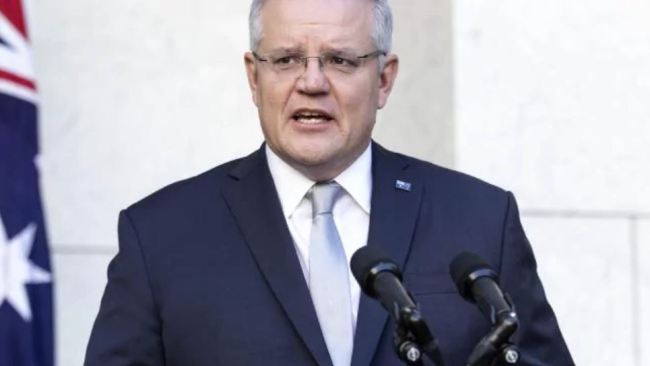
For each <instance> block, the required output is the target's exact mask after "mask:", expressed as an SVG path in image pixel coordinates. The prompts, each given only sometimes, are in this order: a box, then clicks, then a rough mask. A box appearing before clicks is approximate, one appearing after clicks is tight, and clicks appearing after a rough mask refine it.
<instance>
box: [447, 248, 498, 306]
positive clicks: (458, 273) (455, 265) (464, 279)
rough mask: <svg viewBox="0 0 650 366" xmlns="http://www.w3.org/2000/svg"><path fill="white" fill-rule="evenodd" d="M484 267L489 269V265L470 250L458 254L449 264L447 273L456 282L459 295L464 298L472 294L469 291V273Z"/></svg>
mask: <svg viewBox="0 0 650 366" xmlns="http://www.w3.org/2000/svg"><path fill="white" fill-rule="evenodd" d="M485 269H487V270H491V267H490V265H488V264H487V263H485V261H483V259H482V258H481V257H479V256H478V255H477V254H475V253H472V252H462V253H460V254H458V255H457V256H456V257H454V259H453V260H452V261H451V263H450V264H449V274H450V275H451V278H452V279H453V281H454V283H455V284H456V288H457V289H458V292H459V293H460V295H461V296H462V297H464V298H466V299H469V298H471V296H472V295H471V293H470V285H471V281H470V275H471V274H472V273H474V272H476V271H479V270H485Z"/></svg>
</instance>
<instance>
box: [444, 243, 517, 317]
mask: <svg viewBox="0 0 650 366" xmlns="http://www.w3.org/2000/svg"><path fill="white" fill-rule="evenodd" d="M449 274H451V278H452V279H453V280H454V283H455V284H456V287H457V288H458V292H459V293H460V295H461V296H462V297H463V298H465V300H468V301H470V302H474V303H476V304H477V305H478V307H479V309H481V312H482V313H483V315H485V316H486V317H487V318H488V319H489V320H490V322H491V323H492V324H496V323H497V322H498V321H499V317H501V316H507V315H509V314H510V313H513V309H512V307H511V306H510V304H509V303H508V301H506V298H505V296H504V295H503V291H501V287H499V276H497V274H496V272H495V271H494V270H493V269H492V268H491V267H490V266H489V265H488V264H487V263H485V262H484V261H483V259H481V257H479V256H478V255H476V254H474V253H471V252H463V253H460V254H458V255H457V256H456V257H455V258H454V259H453V260H452V261H451V264H450V265H449Z"/></svg>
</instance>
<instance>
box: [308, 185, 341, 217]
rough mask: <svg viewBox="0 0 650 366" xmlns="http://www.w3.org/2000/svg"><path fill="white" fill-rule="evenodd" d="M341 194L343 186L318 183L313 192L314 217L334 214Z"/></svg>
mask: <svg viewBox="0 0 650 366" xmlns="http://www.w3.org/2000/svg"><path fill="white" fill-rule="evenodd" d="M340 194H341V186H340V185H339V184H338V183H336V182H326V183H316V184H315V185H314V188H313V189H312V191H311V202H312V217H316V216H317V215H321V214H327V213H332V207H334V202H336V200H337V199H338V198H339V195H340Z"/></svg>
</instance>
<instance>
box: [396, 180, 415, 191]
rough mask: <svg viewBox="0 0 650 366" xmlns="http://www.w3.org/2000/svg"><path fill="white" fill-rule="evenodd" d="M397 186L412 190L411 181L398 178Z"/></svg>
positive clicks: (403, 189)
mask: <svg viewBox="0 0 650 366" xmlns="http://www.w3.org/2000/svg"><path fill="white" fill-rule="evenodd" d="M395 188H396V189H400V190H402V191H407V192H411V183H409V182H405V181H403V180H399V179H398V180H396V181H395Z"/></svg>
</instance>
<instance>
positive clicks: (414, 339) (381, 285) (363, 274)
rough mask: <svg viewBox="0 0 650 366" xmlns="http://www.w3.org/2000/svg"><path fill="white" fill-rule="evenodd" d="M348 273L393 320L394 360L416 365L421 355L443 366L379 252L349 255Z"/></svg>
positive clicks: (398, 276) (396, 274)
mask: <svg viewBox="0 0 650 366" xmlns="http://www.w3.org/2000/svg"><path fill="white" fill-rule="evenodd" d="M350 269H351V270H352V274H353V275H354V278H356V280H357V282H358V283H359V286H361V289H362V290H363V292H364V293H365V294H366V295H368V296H370V297H372V298H373V299H377V300H379V302H380V303H381V305H382V306H383V307H384V308H385V309H386V310H387V311H388V313H389V314H391V316H392V317H393V320H394V321H395V325H396V327H395V332H394V334H393V343H394V345H395V351H396V352H397V354H398V356H399V357H400V358H401V359H402V360H403V361H405V362H406V363H407V364H408V365H419V364H421V363H420V362H421V358H422V353H424V354H426V355H427V356H428V357H429V358H430V359H431V360H432V361H433V362H434V363H435V364H436V365H438V366H444V364H445V363H444V360H443V358H442V355H441V353H440V349H439V348H438V341H437V340H436V338H435V337H434V336H433V334H431V332H430V331H429V328H428V326H427V324H426V322H425V320H424V318H423V317H422V314H421V313H420V310H419V309H418V307H417V305H416V304H415V302H414V301H413V299H412V298H411V295H410V294H409V293H408V291H406V289H405V288H404V285H402V272H401V271H400V269H399V266H398V265H397V264H395V262H393V261H392V260H390V259H389V258H388V257H386V256H385V255H384V254H383V253H382V252H381V250H379V249H377V248H375V247H370V246H365V247H362V248H360V249H359V250H357V251H356V252H355V253H354V254H353V255H352V258H351V259H350Z"/></svg>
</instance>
